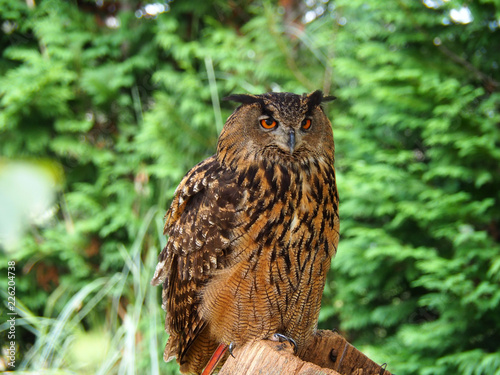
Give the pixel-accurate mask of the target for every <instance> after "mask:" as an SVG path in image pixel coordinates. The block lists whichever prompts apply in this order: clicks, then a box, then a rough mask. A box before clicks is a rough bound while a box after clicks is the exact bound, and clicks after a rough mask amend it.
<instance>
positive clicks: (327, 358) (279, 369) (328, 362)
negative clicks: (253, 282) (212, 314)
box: [219, 330, 392, 375]
mask: <svg viewBox="0 0 500 375" xmlns="http://www.w3.org/2000/svg"><path fill="white" fill-rule="evenodd" d="M233 354H234V358H233V357H231V356H229V358H228V359H227V361H226V363H225V364H224V366H222V368H221V370H220V372H219V375H240V374H241V375H244V374H269V375H274V374H276V375H278V374H289V375H392V374H391V373H390V372H389V371H387V370H385V366H380V365H378V364H376V363H375V362H373V361H372V360H371V359H369V358H368V357H367V356H366V355H364V354H363V353H361V352H360V351H359V350H357V349H356V348H355V347H354V346H352V345H351V344H349V342H348V341H347V340H346V339H345V338H344V337H342V335H340V334H339V333H336V332H333V331H326V330H321V331H317V333H316V335H315V337H314V340H313V341H312V342H311V345H310V346H309V347H307V348H306V349H305V350H303V352H302V353H299V356H297V355H294V354H293V347H292V345H291V344H289V343H288V342H274V341H270V340H260V341H255V342H250V343H248V344H246V345H244V346H242V347H241V348H235V349H234V352H233Z"/></svg>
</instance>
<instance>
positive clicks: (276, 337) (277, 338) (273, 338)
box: [270, 333, 298, 353]
mask: <svg viewBox="0 0 500 375" xmlns="http://www.w3.org/2000/svg"><path fill="white" fill-rule="evenodd" d="M270 340H271V341H279V342H285V341H287V342H289V343H290V344H291V345H292V346H293V352H294V353H297V350H298V346H297V343H296V342H295V340H294V339H292V338H291V337H288V336H285V335H283V334H282V333H275V334H274V335H272V336H271V339H270Z"/></svg>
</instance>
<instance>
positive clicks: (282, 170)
mask: <svg viewBox="0 0 500 375" xmlns="http://www.w3.org/2000/svg"><path fill="white" fill-rule="evenodd" d="M227 99H228V100H232V101H237V102H240V103H242V104H241V105H240V106H239V107H238V108H237V109H236V110H235V111H234V113H233V114H232V115H231V116H230V117H229V118H228V120H227V122H226V124H225V125H224V128H223V130H222V132H221V135H220V137H219V141H218V145H217V153H216V154H215V155H214V156H212V157H210V158H208V159H206V160H204V161H202V162H201V163H199V164H198V165H196V166H195V167H193V168H192V169H191V170H190V171H189V172H188V173H187V174H186V176H185V177H184V178H183V179H182V181H181V183H180V184H179V186H178V188H177V190H176V192H175V197H174V199H173V202H172V204H171V206H170V209H169V210H168V212H167V214H166V216H165V218H166V223H165V230H164V232H165V234H167V235H168V242H167V245H166V246H165V248H164V249H163V251H162V252H161V254H160V256H159V262H158V265H157V267H156V271H155V274H154V277H153V280H152V284H153V285H159V284H162V285H163V293H162V298H163V304H162V307H163V309H164V310H166V312H167V315H166V322H165V326H166V331H167V332H168V333H169V334H170V337H169V340H168V342H167V345H166V348H165V353H164V358H165V360H170V359H173V358H174V357H176V358H177V361H178V362H179V364H180V365H181V371H182V372H184V373H200V372H201V370H202V369H203V367H204V366H205V365H206V363H207V361H208V360H209V359H210V357H211V355H212V353H213V352H214V350H215V349H216V348H217V347H218V345H219V344H221V343H225V344H229V343H232V344H234V345H236V346H238V345H242V344H244V343H246V342H248V341H251V340H258V339H263V338H269V337H270V336H272V335H273V334H274V333H281V334H283V335H285V336H287V337H290V338H292V339H293V340H295V342H296V343H297V347H298V352H299V354H300V352H301V350H302V349H303V348H305V347H306V346H307V345H308V343H309V341H310V340H311V339H312V336H313V334H314V331H315V329H316V325H317V320H318V314H319V310H320V302H321V297H322V294H323V288H324V284H325V278H326V274H327V272H328V270H329V268H330V261H331V258H332V256H333V255H335V252H336V249H337V243H338V238H339V234H338V233H339V232H338V231H339V217H338V201H339V200H338V194H337V188H336V181H335V169H334V143H333V133H332V127H331V124H330V121H329V120H328V119H327V117H326V115H325V113H324V112H323V110H322V108H321V106H320V104H321V102H322V101H325V100H331V99H332V98H331V97H328V98H325V97H323V94H322V93H321V91H315V92H313V93H312V94H309V95H302V96H299V95H295V94H291V93H267V94H263V95H256V96H254V95H233V96H230V97H228V98H227Z"/></svg>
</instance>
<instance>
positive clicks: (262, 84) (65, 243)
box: [0, 0, 500, 374]
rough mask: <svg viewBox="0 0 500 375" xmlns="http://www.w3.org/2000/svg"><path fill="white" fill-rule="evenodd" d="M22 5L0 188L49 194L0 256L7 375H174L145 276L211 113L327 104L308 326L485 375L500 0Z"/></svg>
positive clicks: (215, 119) (403, 360) (434, 365)
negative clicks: (28, 167)
mask: <svg viewBox="0 0 500 375" xmlns="http://www.w3.org/2000/svg"><path fill="white" fill-rule="evenodd" d="M29 3H30V2H24V1H20V0H16V1H10V0H9V1H7V0H0V23H1V25H2V31H1V33H0V49H1V51H2V55H1V56H2V57H1V58H0V109H1V110H0V150H1V153H2V159H1V160H0V162H1V163H0V187H1V186H2V184H1V183H3V181H10V180H8V179H7V177H8V176H7V177H5V176H6V173H7V172H6V171H8V170H11V169H9V168H4V166H5V165H12V163H14V161H16V160H23V162H24V163H28V164H30V163H31V164H33V165H34V166H35V167H36V166H40V165H44V167H43V168H45V169H47V168H49V169H50V170H51V171H52V172H51V173H49V175H50V176H52V178H53V180H54V185H55V191H56V195H55V197H56V198H55V201H54V202H53V203H52V206H53V208H52V209H51V210H49V211H50V212H52V213H53V215H52V216H51V215H50V212H49V213H48V214H47V215H45V216H47V217H44V218H43V220H31V219H30V220H28V219H26V220H25V225H24V227H23V228H22V229H23V230H25V232H24V233H25V234H24V236H22V237H21V238H20V239H19V242H18V244H17V245H16V246H15V247H7V246H4V250H5V251H4V253H3V254H0V269H1V270H2V274H5V272H6V267H7V260H15V261H16V263H17V265H16V269H17V277H16V297H17V307H18V313H19V315H20V318H19V320H18V322H19V325H18V327H17V329H18V331H17V339H16V344H17V345H18V350H17V353H18V364H19V366H18V367H17V369H23V370H25V371H28V372H29V371H37V373H40V371H42V370H43V369H47V371H52V370H54V371H57V370H59V371H60V372H61V373H66V372H68V373H69V372H70V371H71V372H73V373H74V372H77V373H82V374H84V373H103V374H104V373H123V372H124V371H125V369H127V373H152V374H154V373H158V372H162V373H164V372H167V373H176V367H175V365H174V366H172V364H164V363H163V361H162V360H161V356H162V350H163V345H164V343H165V340H166V336H165V334H164V333H163V329H162V326H163V324H162V320H163V312H162V310H161V309H160V307H159V305H160V296H159V290H156V289H157V288H151V287H150V286H149V279H150V277H151V276H152V267H153V266H154V263H155V258H156V255H157V254H158V252H159V250H160V249H161V247H162V246H163V245H164V243H165V238H164V237H163V235H162V233H161V232H162V216H163V213H164V211H165V209H166V208H167V206H168V203H169V201H170V199H171V197H172V195H173V192H174V190H175V187H176V186H177V184H178V182H179V181H180V179H181V178H182V176H183V175H184V173H185V172H186V171H187V170H188V169H189V168H190V167H191V166H193V165H194V164H195V163H197V162H199V161H201V160H202V159H203V158H205V157H207V156H209V155H211V154H213V153H214V151H215V145H216V141H217V136H218V133H219V132H220V130H221V126H222V123H223V121H224V119H225V118H226V117H227V116H228V115H229V113H230V112H231V110H232V108H233V107H232V105H231V104H224V103H223V102H222V101H221V98H222V97H223V96H225V95H227V94H229V93H236V92H242V93H244V92H250V93H262V92H265V91H270V90H275V91H279V90H281V91H293V92H297V93H302V92H306V91H311V90H315V89H323V90H324V91H326V92H331V93H332V94H334V95H336V96H337V97H338V98H339V99H338V100H337V101H336V102H334V103H333V104H329V105H328V106H327V108H326V110H327V111H328V113H329V115H330V116H329V117H330V118H331V119H332V122H333V128H334V134H335V140H336V159H337V165H336V167H337V173H338V176H337V179H338V187H339V192H340V197H341V206H340V209H341V242H340V246H339V253H338V255H337V257H336V259H335V260H334V262H333V264H332V272H331V275H330V277H329V279H328V281H327V285H326V287H325V294H324V301H323V307H322V311H321V315H320V327H321V328H329V329H332V328H338V329H340V330H341V331H342V333H343V334H345V335H346V336H347V337H348V339H349V340H351V341H352V342H353V343H354V344H355V345H357V346H359V348H360V349H362V350H363V351H365V352H366V353H367V354H368V355H370V356H371V357H372V358H373V359H374V360H376V361H378V362H380V363H383V362H387V363H388V369H389V370H390V371H391V372H393V373H398V374H450V373H460V374H500V350H499V347H498V336H499V335H500V333H499V327H500V313H499V312H500V288H499V284H500V276H499V275H500V244H499V242H500V235H499V231H500V229H499V225H500V222H499V218H500V212H499V211H500V195H499V194H500V193H499V189H498V187H499V186H500V169H499V165H500V127H499V123H500V114H499V106H500V94H499V92H498V88H499V81H500V77H499V76H500V73H499V65H498V64H499V60H500V55H499V54H500V52H499V51H498V48H496V47H497V44H498V40H499V34H500V29H499V27H498V22H499V18H498V17H499V14H500V2H499V1H492V0H488V1H487V0H483V1H478V2H462V1H437V0H432V1H431V0H429V1H423V2H419V1H408V0H401V1H393V2H387V1H382V0H373V1H370V2H366V1H361V0H349V1H346V0H335V1H334V0H330V1H326V0H325V1H308V2H306V4H307V5H306V4H301V6H300V7H299V8H297V9H291V8H287V5H286V4H287V3H286V2H282V3H283V6H278V5H275V4H274V3H273V2H268V1H256V2H250V4H249V3H248V2H229V3H228V2H225V1H221V0H220V1H219V0H217V1H213V2H204V1H195V2H189V4H188V3H187V2H181V1H174V2H169V3H165V8H164V10H165V12H163V13H160V14H157V15H156V16H154V17H153V16H148V15H147V14H146V8H145V4H142V2H141V3H140V2H136V1H128V2H116V3H112V4H111V3H110V4H111V5H110V4H108V3H107V2H104V5H103V6H99V5H98V2H95V1H90V0H89V1H81V2H80V1H79V2H67V1H60V0H43V1H40V2H37V3H36V5H35V6H34V7H31V8H30V7H29V6H28V5H27V4H29ZM193 3H194V4H195V5H193ZM462 7H464V8H463V9H465V11H463V12H465V13H467V9H468V10H469V11H470V14H471V15H472V17H473V20H472V21H471V22H466V21H467V20H466V21H462V22H464V23H460V22H459V21H457V18H456V16H455V19H454V17H453V16H452V15H453V14H454V12H456V11H458V10H460V9H461V8H462ZM294 12H298V13H297V14H299V18H297V19H296V20H293V14H294ZM311 12H315V13H314V14H315V16H314V17H312V16H311V15H312V13H311ZM139 16H140V17H139ZM308 17H312V18H314V19H312V21H310V22H307V23H306V22H305V20H306V19H308V20H310V19H309V18H308ZM469 21H470V20H469ZM47 165H49V166H50V167H47ZM2 173H4V174H3V175H2ZM61 176H64V177H63V178H62V177H61ZM12 191H14V192H15V191H16V189H10V190H9V194H12ZM17 191H18V192H19V193H18V195H17V196H15V197H14V198H15V199H13V201H15V202H17V201H19V199H21V200H22V199H23V198H26V200H29V199H31V198H30V197H28V196H27V195H23V194H27V193H23V194H21V191H23V192H26V191H28V190H21V189H17ZM1 194H2V195H3V194H7V193H6V191H3V190H2V192H1ZM6 196H7V195H6ZM28 198H29V199H28ZM16 199H17V200H16ZM5 201H7V200H2V202H5ZM4 212H8V211H5V210H4ZM2 219H3V218H2ZM0 222H2V221H1V220H0ZM0 287H1V291H2V293H3V294H2V295H5V290H6V279H5V278H4V277H3V278H2V279H1V281H0ZM2 316H3V317H5V315H2ZM4 322H5V320H4V321H2V322H0V330H2V331H3V332H0V335H2V336H0V337H2V343H3V342H4V340H3V339H4V337H3V336H5V334H6V331H5V330H6V329H7V325H6V324H4ZM89 356H91V357H92V358H95V361H93V362H89V361H88V357H89ZM33 373H34V372H33Z"/></svg>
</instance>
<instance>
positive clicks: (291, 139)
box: [288, 130, 295, 154]
mask: <svg viewBox="0 0 500 375" xmlns="http://www.w3.org/2000/svg"><path fill="white" fill-rule="evenodd" d="M288 148H289V149H290V154H293V150H294V148H295V130H290V133H289V134H288Z"/></svg>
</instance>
